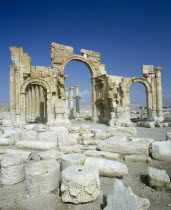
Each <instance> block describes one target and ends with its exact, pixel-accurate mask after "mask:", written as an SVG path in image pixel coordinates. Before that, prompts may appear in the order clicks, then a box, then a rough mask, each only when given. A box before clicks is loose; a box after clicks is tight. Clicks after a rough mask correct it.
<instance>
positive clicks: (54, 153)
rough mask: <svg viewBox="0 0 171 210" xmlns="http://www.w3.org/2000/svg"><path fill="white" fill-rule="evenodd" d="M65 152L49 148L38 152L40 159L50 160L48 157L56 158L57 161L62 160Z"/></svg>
mask: <svg viewBox="0 0 171 210" xmlns="http://www.w3.org/2000/svg"><path fill="white" fill-rule="evenodd" d="M62 155H63V153H62V152H59V151H58V150H48V151H44V152H39V153H38V158H39V159H40V160H48V159H55V160H57V161H60V160H61V157H62Z"/></svg>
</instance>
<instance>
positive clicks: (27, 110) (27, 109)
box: [25, 90, 29, 121]
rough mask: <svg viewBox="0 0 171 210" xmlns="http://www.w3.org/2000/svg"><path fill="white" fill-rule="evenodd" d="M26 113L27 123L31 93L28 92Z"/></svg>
mask: <svg viewBox="0 0 171 210" xmlns="http://www.w3.org/2000/svg"><path fill="white" fill-rule="evenodd" d="M25 113H26V121H27V120H28V116H29V93H28V90H27V92H26V110H25Z"/></svg>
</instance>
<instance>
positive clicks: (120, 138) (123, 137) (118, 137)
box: [108, 135, 127, 142]
mask: <svg viewBox="0 0 171 210" xmlns="http://www.w3.org/2000/svg"><path fill="white" fill-rule="evenodd" d="M108 140H111V141H116V142H118V141H127V137H126V135H115V136H112V137H110V138H109V139H108Z"/></svg>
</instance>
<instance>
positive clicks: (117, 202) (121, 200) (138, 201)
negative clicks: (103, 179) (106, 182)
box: [104, 179, 150, 210]
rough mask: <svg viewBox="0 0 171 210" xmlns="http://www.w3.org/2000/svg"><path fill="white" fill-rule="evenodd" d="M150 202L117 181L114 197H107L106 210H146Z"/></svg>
mask: <svg viewBox="0 0 171 210" xmlns="http://www.w3.org/2000/svg"><path fill="white" fill-rule="evenodd" d="M149 207H150V201H149V200H148V199H146V198H140V197H138V196H137V195H135V194H133V192H132V189H131V188H130V187H126V186H125V185H124V184H123V183H122V182H121V181H119V180H118V179H115V183H114V189H113V195H108V196H107V206H106V207H105V208H104V210H146V209H148V208H149Z"/></svg>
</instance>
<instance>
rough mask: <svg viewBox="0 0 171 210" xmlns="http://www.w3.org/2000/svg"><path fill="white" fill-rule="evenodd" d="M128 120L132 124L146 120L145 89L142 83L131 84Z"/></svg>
mask: <svg viewBox="0 0 171 210" xmlns="http://www.w3.org/2000/svg"><path fill="white" fill-rule="evenodd" d="M129 92H130V119H131V121H132V122H138V121H144V120H147V119H148V113H147V95H146V87H145V86H144V84H142V83H138V82H136V83H132V84H131V86H130V88H129Z"/></svg>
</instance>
